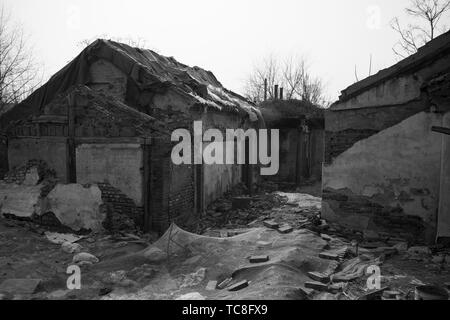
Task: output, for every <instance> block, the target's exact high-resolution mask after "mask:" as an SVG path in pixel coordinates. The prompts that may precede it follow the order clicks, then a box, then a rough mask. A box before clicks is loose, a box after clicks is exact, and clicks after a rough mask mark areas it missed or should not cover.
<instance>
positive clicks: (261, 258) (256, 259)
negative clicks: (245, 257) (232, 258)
mask: <svg viewBox="0 0 450 320" xmlns="http://www.w3.org/2000/svg"><path fill="white" fill-rule="evenodd" d="M249 260H250V263H264V262H267V261H269V260H270V258H269V256H252V257H250V259H249Z"/></svg>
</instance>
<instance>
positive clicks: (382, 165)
mask: <svg viewBox="0 0 450 320" xmlns="http://www.w3.org/2000/svg"><path fill="white" fill-rule="evenodd" d="M441 124H442V115H439V114H433V113H426V112H422V113H419V114H417V115H415V116H412V117H411V118H408V119H406V120H404V121H403V122H401V123H400V124H398V125H396V126H393V127H391V128H389V129H386V130H384V131H382V132H380V133H378V134H376V135H374V136H372V137H370V138H368V139H365V140H361V141H359V142H357V143H356V144H355V145H354V146H353V147H352V148H350V149H349V150H347V151H346V152H344V153H343V154H341V155H340V156H338V157H337V158H335V159H334V160H333V162H332V163H331V164H330V165H327V166H325V168H324V175H323V177H324V180H323V185H324V189H325V190H327V191H331V192H338V193H342V194H345V195H348V194H350V195H359V196H361V197H364V198H366V199H367V200H368V201H370V202H373V203H375V204H379V205H381V206H382V207H384V208H398V207H399V208H401V210H402V211H403V212H404V214H405V215H408V216H415V217H419V218H420V219H421V220H422V221H423V223H424V226H425V228H426V229H427V230H425V232H426V233H429V234H430V235H429V236H430V237H432V233H433V230H434V229H435V228H436V213H437V209H438V203H439V190H440V186H439V181H440V162H441V143H440V139H439V138H438V137H436V134H435V133H433V132H431V127H432V126H433V125H441ZM325 200H326V202H327V206H325V210H324V211H323V216H324V217H325V218H326V219H329V220H334V221H340V222H343V223H347V224H349V226H351V227H357V228H360V229H376V228H377V227H381V226H377V222H376V219H374V218H376V216H375V215H374V213H375V212H376V209H377V207H376V206H375V207H374V210H372V211H370V210H368V211H367V212H365V213H361V212H357V211H356V210H355V211H353V212H352V210H348V211H346V210H345V206H342V205H341V204H340V203H338V202H337V201H333V200H332V199H325ZM328 200H329V201H328ZM343 208H344V209H343ZM379 214H380V215H382V214H383V212H379ZM341 215H342V216H341Z"/></svg>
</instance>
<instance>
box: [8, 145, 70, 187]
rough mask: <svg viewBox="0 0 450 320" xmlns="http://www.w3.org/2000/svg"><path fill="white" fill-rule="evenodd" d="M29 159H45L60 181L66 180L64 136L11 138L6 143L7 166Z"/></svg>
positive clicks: (21, 163) (19, 163)
mask: <svg viewBox="0 0 450 320" xmlns="http://www.w3.org/2000/svg"><path fill="white" fill-rule="evenodd" d="M30 160H42V161H45V162H46V163H47V164H48V165H49V167H50V168H52V169H53V170H55V172H56V175H57V177H58V179H59V181H60V182H67V142H66V139H65V138H50V137H36V138H11V139H9V145H8V161H9V167H10V168H11V169H12V168H15V167H19V166H22V165H23V164H24V163H27V162H28V161H30Z"/></svg>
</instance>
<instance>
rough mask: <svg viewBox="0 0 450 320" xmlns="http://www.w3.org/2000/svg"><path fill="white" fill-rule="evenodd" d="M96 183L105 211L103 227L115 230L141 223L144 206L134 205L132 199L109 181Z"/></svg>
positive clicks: (131, 227)
mask: <svg viewBox="0 0 450 320" xmlns="http://www.w3.org/2000/svg"><path fill="white" fill-rule="evenodd" d="M97 185H98V187H99V188H100V190H101V192H102V200H103V202H104V210H106V213H107V215H106V216H107V218H106V221H105V222H104V224H103V225H104V227H105V229H107V230H110V231H116V230H125V229H133V228H134V226H142V225H143V218H144V208H142V207H138V206H136V204H135V203H134V201H133V200H132V199H130V198H128V197H127V196H126V195H125V194H124V193H123V192H121V191H120V190H119V189H116V188H114V187H113V186H111V185H110V184H109V183H97Z"/></svg>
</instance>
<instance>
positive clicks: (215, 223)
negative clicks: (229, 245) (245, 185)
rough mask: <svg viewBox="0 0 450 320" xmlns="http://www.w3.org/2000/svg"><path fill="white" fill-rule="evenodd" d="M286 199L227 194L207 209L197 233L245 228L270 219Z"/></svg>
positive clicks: (266, 195) (267, 195)
mask: <svg viewBox="0 0 450 320" xmlns="http://www.w3.org/2000/svg"><path fill="white" fill-rule="evenodd" d="M286 201H287V199H285V198H283V197H282V196H279V195H277V194H275V193H272V194H261V195H257V196H238V197H236V196H233V193H230V194H227V195H226V196H225V197H224V198H222V199H219V200H217V201H215V202H214V203H213V204H211V205H210V206H209V207H208V210H207V211H206V216H205V217H202V218H201V219H200V221H199V222H198V225H197V230H196V231H197V233H204V232H205V231H206V230H208V229H218V228H230V229H233V228H235V229H239V228H247V227H249V224H252V223H254V222H255V221H257V220H258V221H263V220H264V219H266V218H268V217H270V214H271V211H272V209H273V208H276V207H280V206H281V205H283V203H285V202H286Z"/></svg>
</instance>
